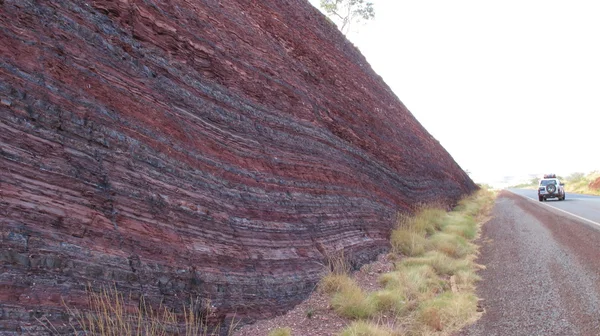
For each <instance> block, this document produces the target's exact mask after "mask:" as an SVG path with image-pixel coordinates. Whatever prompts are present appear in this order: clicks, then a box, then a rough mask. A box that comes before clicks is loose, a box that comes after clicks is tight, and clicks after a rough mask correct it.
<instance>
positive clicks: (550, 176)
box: [544, 174, 556, 178]
mask: <svg viewBox="0 0 600 336" xmlns="http://www.w3.org/2000/svg"><path fill="white" fill-rule="evenodd" d="M544 178H556V174H544Z"/></svg>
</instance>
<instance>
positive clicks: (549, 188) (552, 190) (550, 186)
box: [546, 184, 556, 194]
mask: <svg viewBox="0 0 600 336" xmlns="http://www.w3.org/2000/svg"><path fill="white" fill-rule="evenodd" d="M546 190H547V191H548V193H550V194H554V193H555V192H556V185H554V184H548V185H547V186H546Z"/></svg>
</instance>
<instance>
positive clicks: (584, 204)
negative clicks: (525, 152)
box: [509, 189, 600, 226]
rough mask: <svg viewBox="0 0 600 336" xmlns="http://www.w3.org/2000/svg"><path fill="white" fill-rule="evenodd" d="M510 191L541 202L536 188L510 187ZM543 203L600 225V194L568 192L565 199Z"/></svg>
mask: <svg viewBox="0 0 600 336" xmlns="http://www.w3.org/2000/svg"><path fill="white" fill-rule="evenodd" d="M509 191H511V192H514V193H516V194H519V195H522V196H526V197H527V198H530V199H532V200H534V201H536V202H539V201H538V197H537V191H536V190H532V189H509ZM540 203H541V202H540ZM543 203H544V204H546V205H549V206H552V207H555V208H557V209H561V210H563V211H567V212H570V213H572V214H574V215H577V216H580V217H583V218H585V219H588V220H590V221H592V222H595V223H596V225H598V226H600V196H590V195H582V194H572V193H567V195H566V199H565V200H564V201H558V200H556V199H554V200H552V199H551V200H548V201H547V202H543Z"/></svg>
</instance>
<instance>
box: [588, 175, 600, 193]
mask: <svg viewBox="0 0 600 336" xmlns="http://www.w3.org/2000/svg"><path fill="white" fill-rule="evenodd" d="M589 187H590V189H596V190H600V177H599V178H597V179H595V180H594V181H592V182H590V185H589Z"/></svg>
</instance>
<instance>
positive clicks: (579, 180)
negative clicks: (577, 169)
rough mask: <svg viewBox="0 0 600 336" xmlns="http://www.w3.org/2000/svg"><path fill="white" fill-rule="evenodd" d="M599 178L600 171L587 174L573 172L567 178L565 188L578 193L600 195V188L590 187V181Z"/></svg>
mask: <svg viewBox="0 0 600 336" xmlns="http://www.w3.org/2000/svg"><path fill="white" fill-rule="evenodd" d="M598 178H600V171H594V172H591V173H589V174H587V175H585V174H583V173H574V174H571V175H569V176H567V177H566V178H565V190H566V191H567V192H572V193H577V194H588V195H600V189H592V188H590V183H592V182H594V181H595V180H596V179H598Z"/></svg>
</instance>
